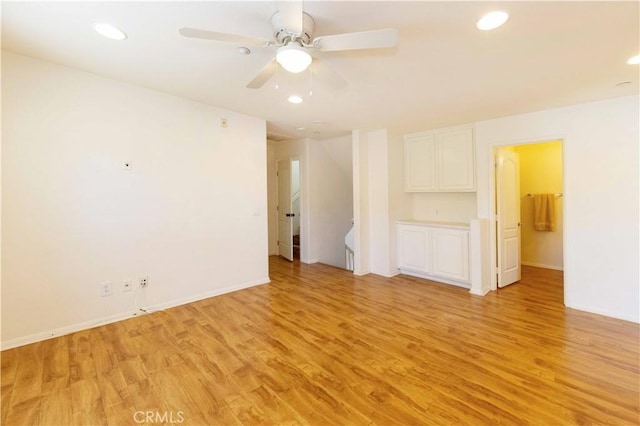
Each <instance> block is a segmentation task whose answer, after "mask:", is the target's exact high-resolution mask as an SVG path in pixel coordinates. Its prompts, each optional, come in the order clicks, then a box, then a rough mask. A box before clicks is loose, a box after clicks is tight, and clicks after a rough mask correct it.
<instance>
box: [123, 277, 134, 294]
mask: <svg viewBox="0 0 640 426" xmlns="http://www.w3.org/2000/svg"><path fill="white" fill-rule="evenodd" d="M131 290H133V282H131V280H122V291H123V292H124V291H131Z"/></svg>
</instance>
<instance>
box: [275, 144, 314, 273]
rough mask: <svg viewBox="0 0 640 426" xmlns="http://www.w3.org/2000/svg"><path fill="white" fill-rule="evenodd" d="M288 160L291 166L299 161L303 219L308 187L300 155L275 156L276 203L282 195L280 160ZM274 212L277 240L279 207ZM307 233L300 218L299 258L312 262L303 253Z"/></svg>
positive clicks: (301, 213) (305, 249)
mask: <svg viewBox="0 0 640 426" xmlns="http://www.w3.org/2000/svg"><path fill="white" fill-rule="evenodd" d="M287 160H288V161H289V166H291V163H293V162H294V161H297V162H298V167H299V175H298V180H299V186H300V219H302V217H303V216H304V214H305V213H306V206H305V205H304V201H306V195H305V191H304V190H303V189H306V187H305V186H304V184H303V182H304V179H303V177H302V174H303V164H302V161H301V160H300V157H299V156H297V155H294V156H290V157H282V158H275V159H274V163H275V180H276V184H275V202H276V205H277V203H278V200H279V196H280V185H279V183H278V162H280V161H287ZM274 214H275V215H276V222H275V234H276V240H277V238H278V235H279V233H280V223H279V220H278V219H277V217H278V210H277V209H276V210H275V211H274ZM306 234H307V229H306V226H304V225H303V221H302V220H300V259H299V260H300V262H302V263H312V262H307V261H306V258H304V257H303V253H306V251H307V247H306V244H307V238H308V236H307V235H306ZM303 235H304V236H303ZM292 244H293V242H292ZM279 251H280V248H279V247H278V256H279Z"/></svg>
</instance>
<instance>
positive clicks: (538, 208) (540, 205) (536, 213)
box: [533, 194, 556, 231]
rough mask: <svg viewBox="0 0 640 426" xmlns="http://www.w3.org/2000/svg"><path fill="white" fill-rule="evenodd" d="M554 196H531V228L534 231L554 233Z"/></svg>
mask: <svg viewBox="0 0 640 426" xmlns="http://www.w3.org/2000/svg"><path fill="white" fill-rule="evenodd" d="M555 201H556V196H555V194H533V227H534V229H535V230H536V231H555V229H556V209H555Z"/></svg>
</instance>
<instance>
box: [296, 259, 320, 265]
mask: <svg viewBox="0 0 640 426" xmlns="http://www.w3.org/2000/svg"><path fill="white" fill-rule="evenodd" d="M300 262H302V263H307V264H312V263H318V259H302V258H300Z"/></svg>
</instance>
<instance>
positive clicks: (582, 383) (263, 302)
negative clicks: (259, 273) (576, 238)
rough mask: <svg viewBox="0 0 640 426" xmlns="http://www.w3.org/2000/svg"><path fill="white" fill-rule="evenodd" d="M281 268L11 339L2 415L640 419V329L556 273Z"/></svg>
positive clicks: (15, 421)
mask: <svg viewBox="0 0 640 426" xmlns="http://www.w3.org/2000/svg"><path fill="white" fill-rule="evenodd" d="M270 268H271V273H270V276H271V279H272V283H271V284H269V285H263V286H258V287H253V288H250V289H247V290H242V291H238V292H235V293H231V294H227V295H223V296H219V297H215V298H211V299H207V300H202V301H200V302H196V303H191V304H189V305H184V306H181V307H178V308H174V309H170V310H167V311H164V312H158V313H154V314H151V315H146V316H143V317H138V318H134V319H131V320H127V321H123V322H119V323H116V324H111V325H106V326H102V327H99V328H94V329H92V330H87V331H83V332H79V333H75V334H72V335H68V336H63V337H59V338H56V339H52V340H48V341H44V342H40V343H36V344H33V345H29V346H24V347H20V348H16V349H12V350H7V351H4V352H2V417H1V419H0V420H1V422H2V424H3V425H22V424H42V425H44V424H48V425H67V424H77V425H93V424H96V425H99V424H110V425H129V424H132V425H133V424H136V421H140V420H143V421H144V420H153V421H162V420H164V421H165V423H167V424H171V422H173V424H179V423H181V424H185V425H196V424H198V425H214V424H220V425H232V424H245V425H257V424H264V425H280V424H313V425H369V424H384V425H393V424H401V425H409V424H411V425H416V424H469V425H481V424H491V425H493V424H536V425H565V424H591V423H594V424H616V425H626V424H628V425H637V424H639V423H640V412H639V405H640V403H639V398H640V396H639V386H640V384H639V371H638V370H639V365H638V364H639V353H638V352H639V326H638V325H637V324H633V323H629V322H624V321H618V320H614V319H610V318H605V317H601V316H597V315H591V314H587V313H584V312H579V311H574V310H571V309H565V308H564V307H563V306H562V274H561V273H560V272H557V271H549V270H543V269H536V268H531V267H525V272H524V275H523V276H524V279H523V280H522V282H520V283H518V284H516V285H513V286H510V287H508V288H506V289H503V290H500V291H498V292H492V293H490V294H488V295H487V296H485V297H477V296H471V295H469V294H468V292H467V291H466V290H464V289H461V288H456V287H452V286H447V285H443V284H437V283H432V282H429V281H425V280H421V279H417V278H411V277H404V276H400V277H395V278H392V279H387V278H381V277H375V276H367V277H354V276H352V275H351V273H349V272H347V271H343V270H340V269H336V268H333V267H329V266H325V265H320V264H316V265H304V264H300V263H298V262H295V263H289V262H287V261H284V260H282V259H279V258H275V257H273V258H271V259H270ZM603 285H606V283H603ZM147 412H150V413H151V417H150V418H147V417H146V416H147V414H146V413H147ZM181 421H182V422H181Z"/></svg>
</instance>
